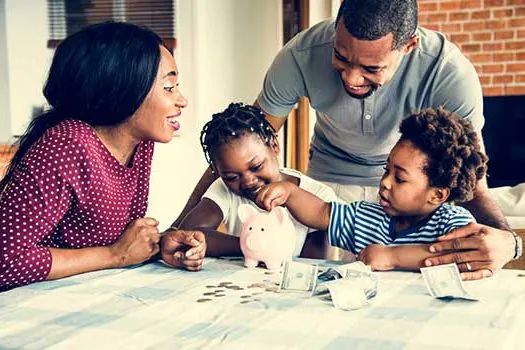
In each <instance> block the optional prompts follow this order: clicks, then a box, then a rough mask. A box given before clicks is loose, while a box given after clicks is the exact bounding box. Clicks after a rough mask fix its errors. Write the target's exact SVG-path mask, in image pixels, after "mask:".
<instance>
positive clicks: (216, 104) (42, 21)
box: [0, 0, 282, 228]
mask: <svg viewBox="0 0 525 350" xmlns="http://www.w3.org/2000/svg"><path fill="white" fill-rule="evenodd" d="M4 6H5V12H3V13H2V15H0V49H2V50H1V51H0V74H2V75H1V76H0V77H1V78H2V79H1V81H0V108H1V109H0V113H1V114H0V127H1V129H2V132H4V133H5V131H6V130H8V129H9V133H8V134H9V135H2V134H0V137H4V136H5V137H10V136H11V135H16V134H20V133H22V132H23V130H24V128H25V126H26V124H27V122H28V121H29V120H30V117H31V114H32V110H33V106H40V105H42V104H43V103H44V102H45V99H44V97H43V96H42V92H41V91H42V87H43V85H44V83H45V79H46V76H47V70H48V67H49V64H50V62H51V57H52V50H49V49H47V48H46V46H47V38H48V27H47V2H46V0H0V9H3V8H4ZM176 10H177V19H176V25H177V45H178V47H177V50H176V52H175V57H176V60H177V63H178V66H179V71H180V83H181V90H182V92H183V93H184V94H185V95H186V97H187V98H188V101H189V105H188V108H186V109H185V110H184V111H183V114H182V116H181V119H180V122H181V130H180V132H179V136H178V137H176V138H175V139H174V140H173V141H172V142H171V143H169V144H165V145H163V144H157V145H156V149H155V156H154V161H153V169H152V177H151V187H150V205H149V210H148V215H150V216H153V217H156V218H157V219H158V220H160V222H161V227H162V228H165V227H167V226H168V225H169V224H171V222H172V221H173V220H174V219H175V218H176V216H177V215H178V213H179V212H180V211H181V210H182V208H183V207H184V204H185V203H186V200H187V198H188V197H189V195H190V193H191V191H192V190H193V188H194V186H195V185H196V183H197V181H198V179H199V178H200V176H201V175H202V173H203V171H204V170H205V168H206V166H207V164H206V162H205V159H204V156H203V154H202V151H201V148H200V142H199V135H200V130H201V128H202V126H203V125H204V123H205V122H206V121H208V120H209V119H210V118H211V115H212V114H213V113H215V112H218V111H221V110H223V109H224V108H225V107H226V106H227V105H228V103H230V102H232V101H242V102H246V103H252V102H253V101H254V100H255V98H256V96H257V94H258V92H259V89H260V87H261V85H262V81H263V78H264V73H265V71H266V69H267V68H268V66H269V65H270V63H271V61H272V60H273V58H274V56H275V54H276V53H277V51H278V49H279V48H280V46H281V42H282V38H281V37H282V5H281V0H264V1H262V0H178V2H177V9H176ZM4 15H5V16H4ZM4 17H5V18H4ZM3 27H5V30H3ZM3 38H5V43H4V42H3ZM3 43H4V44H3ZM2 45H5V47H6V50H4V49H3V47H2ZM6 90H7V92H6V93H3V92H5V91H6ZM1 98H3V99H4V100H2V99H1ZM2 102H5V104H4V103H2ZM9 107H10V111H9V110H8V108H9ZM6 134H7V133H6ZM5 137H4V138H5ZM3 141H4V142H5V141H7V140H2V139H0V142H3Z"/></svg>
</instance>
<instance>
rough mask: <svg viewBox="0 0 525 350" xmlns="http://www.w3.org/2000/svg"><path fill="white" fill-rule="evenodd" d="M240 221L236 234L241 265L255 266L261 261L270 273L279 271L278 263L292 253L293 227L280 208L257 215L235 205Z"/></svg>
mask: <svg viewBox="0 0 525 350" xmlns="http://www.w3.org/2000/svg"><path fill="white" fill-rule="evenodd" d="M238 213H239V218H240V220H241V222H242V229H241V234H240V244H241V250H242V253H243V255H244V266H246V267H255V266H257V264H258V263H259V261H262V262H264V263H265V265H266V267H267V268H268V269H270V270H276V269H279V268H280V266H281V263H282V261H284V260H287V259H290V258H291V257H292V256H293V253H294V251H295V236H296V233H295V227H294V224H293V223H292V220H291V219H290V217H289V216H288V214H287V212H286V209H284V208H283V207H276V208H273V209H272V210H271V211H270V212H259V211H257V210H256V209H255V208H254V207H252V206H251V205H248V204H241V205H240V206H239V211H238Z"/></svg>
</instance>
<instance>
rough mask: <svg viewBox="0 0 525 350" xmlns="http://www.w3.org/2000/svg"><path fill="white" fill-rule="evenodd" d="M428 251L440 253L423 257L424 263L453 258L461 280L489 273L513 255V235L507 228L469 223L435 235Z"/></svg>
mask: <svg viewBox="0 0 525 350" xmlns="http://www.w3.org/2000/svg"><path fill="white" fill-rule="evenodd" d="M429 251H430V252H431V253H444V254H443V255H439V256H435V257H432V258H428V259H426V260H425V266H434V265H442V264H449V263H453V262H455V263H456V264H457V265H458V268H459V270H460V271H462V273H461V277H462V278H463V279H464V280H477V279H482V278H485V277H491V276H493V275H494V274H495V273H496V271H497V270H499V269H501V268H502V267H503V265H505V264H506V263H507V262H509V261H510V260H512V258H513V257H514V238H513V237H512V234H511V233H510V232H508V231H504V230H498V229H495V228H492V227H489V226H486V225H481V224H476V223H471V224H469V225H467V226H464V227H460V228H457V229H455V230H453V231H451V232H449V233H448V234H446V235H443V236H441V237H439V238H438V242H436V243H434V244H431V245H430V247H429Z"/></svg>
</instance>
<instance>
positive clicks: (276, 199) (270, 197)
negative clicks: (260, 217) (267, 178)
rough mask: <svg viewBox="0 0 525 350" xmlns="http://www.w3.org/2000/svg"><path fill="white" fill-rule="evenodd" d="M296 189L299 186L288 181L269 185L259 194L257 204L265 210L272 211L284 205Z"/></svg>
mask: <svg viewBox="0 0 525 350" xmlns="http://www.w3.org/2000/svg"><path fill="white" fill-rule="evenodd" d="M296 187H297V186H295V185H294V184H292V183H291V182H288V181H280V182H274V183H271V184H268V185H266V186H264V187H262V188H261V189H260V191H259V192H258V193H257V198H256V199H255V203H256V204H257V205H258V206H259V207H260V208H262V209H265V210H271V209H272V208H275V207H278V206H280V205H284V204H286V202H287V201H288V198H290V195H291V194H292V191H293V190H294V188H296Z"/></svg>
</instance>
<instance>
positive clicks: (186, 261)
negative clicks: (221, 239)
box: [160, 231, 206, 271]
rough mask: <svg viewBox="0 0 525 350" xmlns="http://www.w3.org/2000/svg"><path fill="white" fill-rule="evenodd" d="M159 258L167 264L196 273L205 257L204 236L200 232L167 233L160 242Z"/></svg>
mask: <svg viewBox="0 0 525 350" xmlns="http://www.w3.org/2000/svg"><path fill="white" fill-rule="evenodd" d="M160 247H161V256H162V260H164V261H165V262H166V263H167V264H169V265H171V266H173V267H178V268H185V269H186V270H189V271H198V270H200V269H201V267H202V263H203V261H204V256H205V255H206V236H205V235H204V233H202V232H201V231H168V232H166V233H165V234H164V235H163V236H162V238H161V242H160Z"/></svg>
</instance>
